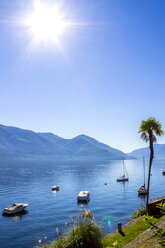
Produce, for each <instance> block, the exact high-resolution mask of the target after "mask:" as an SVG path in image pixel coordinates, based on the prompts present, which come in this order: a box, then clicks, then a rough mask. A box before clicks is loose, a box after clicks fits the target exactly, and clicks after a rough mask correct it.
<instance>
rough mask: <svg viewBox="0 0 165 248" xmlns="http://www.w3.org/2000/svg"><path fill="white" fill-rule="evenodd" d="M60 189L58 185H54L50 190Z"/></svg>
mask: <svg viewBox="0 0 165 248" xmlns="http://www.w3.org/2000/svg"><path fill="white" fill-rule="evenodd" d="M59 189H60V185H54V186H53V187H52V190H59Z"/></svg>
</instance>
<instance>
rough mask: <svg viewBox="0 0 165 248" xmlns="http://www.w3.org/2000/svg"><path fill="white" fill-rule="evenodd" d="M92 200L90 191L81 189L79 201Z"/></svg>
mask: <svg viewBox="0 0 165 248" xmlns="http://www.w3.org/2000/svg"><path fill="white" fill-rule="evenodd" d="M89 200H90V192H89V191H80V193H79V194H78V196H77V201H78V202H80V201H86V202H88V201H89Z"/></svg>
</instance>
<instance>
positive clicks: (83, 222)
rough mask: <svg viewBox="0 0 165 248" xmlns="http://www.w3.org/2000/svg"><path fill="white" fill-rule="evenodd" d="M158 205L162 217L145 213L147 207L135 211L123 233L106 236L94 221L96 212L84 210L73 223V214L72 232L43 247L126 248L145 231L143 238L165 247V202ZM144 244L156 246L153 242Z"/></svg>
mask: <svg viewBox="0 0 165 248" xmlns="http://www.w3.org/2000/svg"><path fill="white" fill-rule="evenodd" d="M157 208H159V209H160V213H161V214H162V216H161V217H159V218H154V217H153V216H148V215H144V213H145V210H146V209H145V208H141V209H138V210H137V211H134V213H133V215H132V221H130V222H129V223H128V224H127V225H126V227H124V228H123V230H122V231H121V232H116V233H114V234H113V235H111V234H110V235H106V236H105V237H103V231H102V230H101V228H100V227H99V226H98V225H97V224H96V223H94V218H93V216H92V212H91V211H86V210H85V209H84V210H83V211H82V213H81V214H80V216H77V220H76V222H73V219H72V217H70V220H71V222H72V227H71V229H70V230H69V232H67V233H65V234H64V235H62V236H61V237H59V239H58V240H56V241H53V242H51V243H50V244H46V243H44V245H43V246H42V248H115V247H116V248H122V247H124V246H125V245H126V244H128V243H130V242H132V241H134V240H135V238H137V237H138V238H139V241H140V242H142V241H141V240H140V239H141V238H140V236H139V235H141V234H142V239H144V237H145V238H147V242H149V243H150V242H151V241H150V239H151V238H152V239H153V238H155V240H156V242H157V243H158V244H159V247H165V229H164V228H162V227H161V225H159V223H161V222H165V203H162V202H161V203H159V204H157ZM156 224H158V225H156ZM159 226H160V227H159ZM150 227H151V228H152V231H151V232H152V236H151V237H148V236H147V235H148V233H147V234H145V231H146V230H149V228H150ZM153 229H155V230H153ZM155 240H154V242H155ZM45 242H46V240H45ZM136 247H139V246H136ZM140 247H141V246H140ZM144 247H152V245H151V244H150V245H149V246H144ZM154 247H155V246H154Z"/></svg>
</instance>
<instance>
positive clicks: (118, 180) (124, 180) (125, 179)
mask: <svg viewBox="0 0 165 248" xmlns="http://www.w3.org/2000/svg"><path fill="white" fill-rule="evenodd" d="M126 181H128V178H118V179H117V182H126Z"/></svg>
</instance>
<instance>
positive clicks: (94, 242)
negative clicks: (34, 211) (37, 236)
mask: <svg viewBox="0 0 165 248" xmlns="http://www.w3.org/2000/svg"><path fill="white" fill-rule="evenodd" d="M70 220H71V222H72V223H73V219H72V217H70ZM57 230H58V228H57ZM102 237H103V233H102V231H101V229H100V228H99V226H98V225H97V224H95V223H94V218H93V216H92V213H91V211H86V210H85V209H84V210H83V211H82V213H81V215H80V216H78V217H77V222H75V224H73V225H72V228H71V229H70V231H69V232H67V233H65V234H64V235H62V236H61V237H60V238H59V239H58V240H57V241H53V242H52V243H50V244H49V245H46V244H45V245H44V246H43V248H102Z"/></svg>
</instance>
